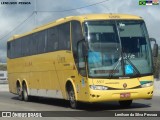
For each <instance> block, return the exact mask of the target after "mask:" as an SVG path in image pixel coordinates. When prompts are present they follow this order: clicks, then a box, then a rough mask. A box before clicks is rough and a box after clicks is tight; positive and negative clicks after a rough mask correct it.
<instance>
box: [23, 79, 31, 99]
mask: <svg viewBox="0 0 160 120" xmlns="http://www.w3.org/2000/svg"><path fill="white" fill-rule="evenodd" d="M22 90H23V99H24V101H29V98H30V97H29V90H28V84H27V82H26V81H25V80H23V82H22Z"/></svg>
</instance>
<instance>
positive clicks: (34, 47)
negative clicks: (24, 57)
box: [29, 33, 38, 55]
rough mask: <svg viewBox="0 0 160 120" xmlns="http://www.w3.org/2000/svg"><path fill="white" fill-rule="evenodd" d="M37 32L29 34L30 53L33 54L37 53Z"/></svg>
mask: <svg viewBox="0 0 160 120" xmlns="http://www.w3.org/2000/svg"><path fill="white" fill-rule="evenodd" d="M37 36H38V34H37V33H35V34H33V35H32V36H31V39H30V46H29V48H30V55H35V54H37V53H38V37H37Z"/></svg>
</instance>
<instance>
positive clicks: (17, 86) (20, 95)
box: [16, 80, 23, 100]
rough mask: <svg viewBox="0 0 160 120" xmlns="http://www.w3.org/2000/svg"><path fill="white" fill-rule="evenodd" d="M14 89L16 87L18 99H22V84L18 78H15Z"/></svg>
mask: <svg viewBox="0 0 160 120" xmlns="http://www.w3.org/2000/svg"><path fill="white" fill-rule="evenodd" d="M16 89H17V94H18V99H19V100H23V90H22V84H21V82H20V81H19V80H17V82H16Z"/></svg>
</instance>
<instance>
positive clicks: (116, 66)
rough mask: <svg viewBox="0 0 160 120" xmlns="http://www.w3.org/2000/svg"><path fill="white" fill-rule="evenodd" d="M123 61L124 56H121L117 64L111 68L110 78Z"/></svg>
mask: <svg viewBox="0 0 160 120" xmlns="http://www.w3.org/2000/svg"><path fill="white" fill-rule="evenodd" d="M121 61H122V57H120V58H119V59H118V62H117V64H116V65H115V67H114V68H113V69H112V70H111V72H110V74H109V78H112V76H113V74H114V73H115V72H114V71H115V70H117V68H118V65H119V63H120V62H121Z"/></svg>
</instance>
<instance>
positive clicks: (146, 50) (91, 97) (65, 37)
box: [7, 14, 158, 108]
mask: <svg viewBox="0 0 160 120" xmlns="http://www.w3.org/2000/svg"><path fill="white" fill-rule="evenodd" d="M150 41H155V39H154V38H149V35H148V32H147V29H146V26H145V22H144V21H143V19H142V18H141V17H139V16H134V15H127V14H86V15H81V16H70V17H65V18H62V19H59V20H56V21H54V22H51V23H48V24H46V25H43V26H40V27H38V28H36V29H34V30H32V31H30V32H28V33H25V34H21V35H15V36H13V37H12V38H11V39H10V40H9V41H8V43H7V51H8V52H7V56H8V57H7V68H8V81H9V91H10V92H11V93H14V94H17V95H18V96H19V99H20V100H24V101H28V100H29V99H30V98H31V97H32V96H39V97H49V98H58V99H66V100H69V101H70V105H71V107H72V108H77V107H78V104H79V102H89V103H95V102H106V101H119V103H120V105H121V106H125V107H127V106H130V105H131V103H132V100H135V99H151V98H152V96H153V82H154V78H153V60H152V56H153V55H154V56H155V57H156V56H157V54H158V53H157V46H158V45H157V44H156V41H155V44H154V51H153V52H152V51H151V44H150Z"/></svg>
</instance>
